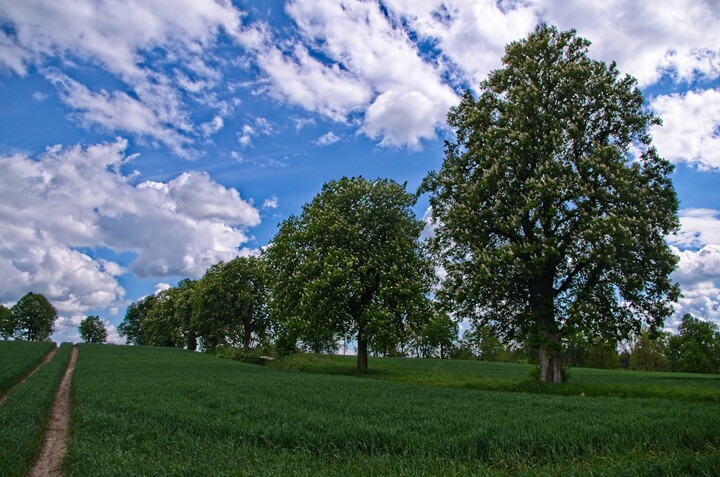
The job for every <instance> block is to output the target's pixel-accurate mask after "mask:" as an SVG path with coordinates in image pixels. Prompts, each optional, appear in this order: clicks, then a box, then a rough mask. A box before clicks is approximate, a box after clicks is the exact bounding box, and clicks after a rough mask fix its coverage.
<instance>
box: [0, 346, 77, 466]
mask: <svg viewBox="0 0 720 477" xmlns="http://www.w3.org/2000/svg"><path fill="white" fill-rule="evenodd" d="M35 344H36V345H38V344H39V343H35ZM43 344H44V345H47V346H46V347H45V348H44V349H45V351H47V350H49V349H50V345H52V346H54V343H43ZM8 345H11V347H12V348H15V346H14V345H12V342H0V350H2V351H0V355H2V356H3V358H4V359H9V358H8V356H7V347H8ZM36 348H37V351H38V356H40V357H42V356H43V355H44V353H43V352H41V347H39V346H36ZM71 350H72V345H70V344H67V343H63V344H62V345H61V346H60V349H58V352H57V353H56V354H55V356H54V357H53V359H52V360H50V362H49V363H47V364H46V365H44V366H42V367H41V368H40V369H39V370H38V371H37V372H36V373H35V374H33V375H32V376H31V377H30V378H28V379H27V381H25V382H23V383H21V384H18V385H16V386H15V387H13V388H12V389H11V390H10V391H9V392H8V393H7V398H6V399H5V402H4V403H3V404H2V405H0V475H1V476H3V477H15V476H17V477H20V476H24V475H26V474H27V473H28V471H29V470H30V469H31V468H32V466H33V463H34V462H35V459H36V458H37V455H38V453H39V452H40V450H41V448H42V444H43V436H44V434H45V428H46V424H47V420H48V417H49V414H50V408H51V406H52V403H53V399H54V397H55V391H56V389H57V387H58V385H59V384H60V381H61V380H62V376H63V374H64V373H65V369H66V368H67V364H68V361H69V360H70V351H71ZM17 361H20V357H18V358H17ZM3 363H5V361H3Z"/></svg>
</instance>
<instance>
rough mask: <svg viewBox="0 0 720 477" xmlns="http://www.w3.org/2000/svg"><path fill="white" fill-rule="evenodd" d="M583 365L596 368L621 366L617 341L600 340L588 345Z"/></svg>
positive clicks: (616, 367)
mask: <svg viewBox="0 0 720 477" xmlns="http://www.w3.org/2000/svg"><path fill="white" fill-rule="evenodd" d="M584 366H585V367H586V368H597V369H618V368H620V367H621V363H620V354H619V353H618V350H617V343H613V342H608V341H601V342H598V343H591V344H590V346H589V347H588V352H587V357H586V358H585V363H584Z"/></svg>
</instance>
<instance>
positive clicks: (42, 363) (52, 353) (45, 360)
mask: <svg viewBox="0 0 720 477" xmlns="http://www.w3.org/2000/svg"><path fill="white" fill-rule="evenodd" d="M57 350H58V349H57V346H56V347H54V348H53V349H51V350H50V351H48V353H47V354H46V355H45V357H44V358H43V360H42V361H40V362H39V363H38V364H37V365H36V366H35V367H34V368H33V369H32V370H30V372H29V373H27V374H26V375H25V377H24V378H23V379H22V381H20V382H19V383H17V384H16V385H15V386H20V385H21V384H22V383H24V382H25V381H27V380H28V379H30V376H32V375H33V374H35V373H36V372H37V370H38V369H40V368H42V367H43V366H45V365H46V364H48V363H49V362H50V360H51V359H53V356H55V353H57ZM15 386H13V387H11V388H10V389H8V390H7V392H6V393H5V394H3V395H2V396H0V406H2V405H3V404H4V403H5V398H7V397H8V395H9V394H10V392H11V391H12V390H13V389H15Z"/></svg>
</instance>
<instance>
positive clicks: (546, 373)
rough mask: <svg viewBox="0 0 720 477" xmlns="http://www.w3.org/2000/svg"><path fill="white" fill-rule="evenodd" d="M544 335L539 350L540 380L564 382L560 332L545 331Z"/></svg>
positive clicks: (556, 382) (544, 381)
mask: <svg viewBox="0 0 720 477" xmlns="http://www.w3.org/2000/svg"><path fill="white" fill-rule="evenodd" d="M542 335H543V338H544V339H543V343H542V344H541V345H540V350H539V351H540V381H541V382H543V383H553V384H560V383H562V382H563V377H562V354H561V348H560V333H549V332H544V333H542Z"/></svg>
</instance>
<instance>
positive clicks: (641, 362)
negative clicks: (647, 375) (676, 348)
mask: <svg viewBox="0 0 720 477" xmlns="http://www.w3.org/2000/svg"><path fill="white" fill-rule="evenodd" d="M668 339H669V335H668V334H665V333H661V334H659V335H658V336H656V337H653V336H651V334H650V333H649V332H647V331H643V332H642V333H640V336H638V339H637V340H636V341H635V343H634V346H633V350H632V352H631V353H630V369H632V370H633V371H670V361H669V360H668V358H667V355H666V354H667V352H668Z"/></svg>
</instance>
